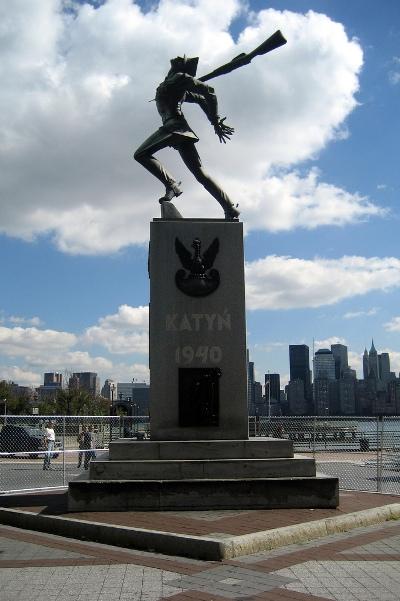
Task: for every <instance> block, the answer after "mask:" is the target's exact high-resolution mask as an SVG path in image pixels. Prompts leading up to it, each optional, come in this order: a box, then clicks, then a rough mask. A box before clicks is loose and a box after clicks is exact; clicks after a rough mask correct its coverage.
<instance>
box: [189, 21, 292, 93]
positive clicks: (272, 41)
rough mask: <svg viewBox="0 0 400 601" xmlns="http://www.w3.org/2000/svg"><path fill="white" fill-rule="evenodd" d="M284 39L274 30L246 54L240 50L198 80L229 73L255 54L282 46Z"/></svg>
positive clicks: (249, 60)
mask: <svg viewBox="0 0 400 601" xmlns="http://www.w3.org/2000/svg"><path fill="white" fill-rule="evenodd" d="M286 41H287V40H286V39H285V38H284V37H283V35H282V33H281V31H280V30H279V29H278V31H275V33H273V34H272V35H271V36H270V37H269V38H268V39H266V40H265V41H264V42H263V43H262V44H260V45H259V46H257V48H256V49H255V50H252V52H249V53H248V54H246V53H245V52H242V53H241V54H239V55H238V56H235V58H233V59H232V60H231V61H230V62H229V63H226V64H225V65H222V66H221V67H218V68H217V69H215V70H214V71H211V73H207V75H203V76H202V77H199V78H198V79H199V80H200V81H208V80H209V79H213V78H214V77H219V76H220V75H225V74H226V73H230V72H231V71H234V70H235V69H239V67H243V66H244V65H248V64H249V63H251V61H252V59H253V58H254V57H255V56H261V55H262V54H267V52H271V50H275V48H279V46H283V45H284V44H286Z"/></svg>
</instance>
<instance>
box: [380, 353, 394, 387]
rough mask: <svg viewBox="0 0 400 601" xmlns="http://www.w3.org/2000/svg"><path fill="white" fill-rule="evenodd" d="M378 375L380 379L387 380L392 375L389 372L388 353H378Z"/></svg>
mask: <svg viewBox="0 0 400 601" xmlns="http://www.w3.org/2000/svg"><path fill="white" fill-rule="evenodd" d="M378 363H379V375H380V378H381V380H383V381H384V382H389V381H390V380H391V379H392V377H391V374H390V358H389V353H381V354H380V355H378Z"/></svg>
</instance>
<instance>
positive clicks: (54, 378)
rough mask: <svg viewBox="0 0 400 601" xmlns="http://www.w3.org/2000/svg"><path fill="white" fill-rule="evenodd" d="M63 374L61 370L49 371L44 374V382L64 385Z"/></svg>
mask: <svg viewBox="0 0 400 601" xmlns="http://www.w3.org/2000/svg"><path fill="white" fill-rule="evenodd" d="M62 380H63V377H62V374H60V373H59V372H57V371H56V372H54V371H51V372H47V373H45V374H44V380H43V384H44V386H52V385H57V386H62Z"/></svg>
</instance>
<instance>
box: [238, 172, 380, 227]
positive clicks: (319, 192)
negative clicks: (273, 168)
mask: <svg viewBox="0 0 400 601" xmlns="http://www.w3.org/2000/svg"><path fill="white" fill-rule="evenodd" d="M249 196H250V197H251V205H250V206H249V207H248V208H247V211H246V228H247V230H248V229H266V230H269V231H273V232H276V231H283V230H292V229H293V228H295V227H302V228H306V229H314V228H316V227H319V226H322V225H336V226H344V225H347V224H349V223H355V222H357V221H362V220H365V219H368V218H369V217H371V216H383V215H385V214H386V210H385V209H382V208H380V207H377V206H376V205H374V204H373V203H371V202H370V201H369V200H368V199H367V198H365V197H362V196H360V195H358V194H350V193H349V192H346V191H345V190H343V189H341V188H338V187H337V186H333V185H330V184H326V183H324V182H321V181H319V174H318V171H317V170H316V169H312V170H311V171H309V173H308V174H307V175H305V176H303V177H301V176H300V175H299V174H298V173H295V172H292V173H287V174H285V175H280V176H274V177H266V178H264V179H263V180H262V182H261V185H260V183H259V182H258V183H257V185H254V186H253V187H252V189H251V193H250V194H249ZM248 204H250V203H248Z"/></svg>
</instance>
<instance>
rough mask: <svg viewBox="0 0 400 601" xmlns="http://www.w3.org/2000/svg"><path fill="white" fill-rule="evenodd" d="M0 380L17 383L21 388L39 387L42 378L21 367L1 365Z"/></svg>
mask: <svg viewBox="0 0 400 601" xmlns="http://www.w3.org/2000/svg"><path fill="white" fill-rule="evenodd" d="M0 380H5V381H6V382H15V383H17V384H19V385H20V386H39V385H40V384H41V383H42V376H41V375H40V374H39V373H37V372H34V371H31V370H29V369H25V368H23V367H21V366H19V365H0Z"/></svg>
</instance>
